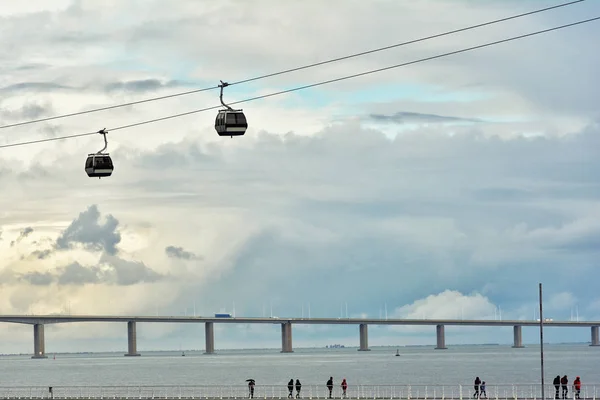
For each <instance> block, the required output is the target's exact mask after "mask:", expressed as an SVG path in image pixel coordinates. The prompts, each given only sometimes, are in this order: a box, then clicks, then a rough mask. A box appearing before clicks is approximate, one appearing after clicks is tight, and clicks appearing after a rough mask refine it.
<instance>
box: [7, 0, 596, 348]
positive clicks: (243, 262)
mask: <svg viewBox="0 0 600 400" xmlns="http://www.w3.org/2000/svg"><path fill="white" fill-rule="evenodd" d="M556 4H559V2H558V1H557V2H550V1H513V0H510V1H499V0H498V1H488V2H473V1H465V0H423V1H419V2H400V1H397V0H373V1H371V2H363V1H359V0H344V1H343V6H342V5H341V1H340V2H322V1H317V0H308V1H307V0H302V1H285V2H277V1H273V0H257V1H253V2H245V1H241V0H240V1H234V0H231V1H220V2H210V1H204V0H201V1H191V0H190V1H187V0H178V1H177V2H170V3H169V7H165V6H164V2H162V1H158V0H144V1H134V0H127V1H122V0H119V1H115V0H113V1H108V0H102V1H95V0H86V1H67V0H52V1H42V0H36V1H33V0H31V1H27V2H14V1H12V0H0V35H1V37H2V41H0V126H4V125H8V124H14V123H18V122H23V121H29V120H33V119H38V118H45V117H51V116H55V115H62V114H68V113H73V112H78V111H85V110H89V109H93V108H98V107H106V106H111V105H115V104H122V103H127V102H131V101H138V100H143V99H147V98H151V97H156V96H164V95H168V94H172V93H179V92H185V91H190V90H196V89H201V88H206V87H214V86H216V85H217V84H218V83H219V80H224V81H228V82H237V81H240V80H244V79H248V78H252V77H256V76H261V75H264V74H270V73H273V72H278V71H283V70H287V69H290V68H295V67H299V66H303V65H307V64H311V63H315V62H320V61H325V60H329V59H332V58H337V57H342V56H345V55H349V54H353V53H357V52H362V51H366V50H370V49H374V48H378V47H383V46H388V45H392V44H396V43H401V42H404V41H407V40H414V39H419V38H421V37H425V36H429V35H433V34H437V33H442V32H446V31H449V30H453V29H458V28H462V27H467V26H470V25H475V24H479V23H483V22H487V21H491V20H494V19H498V18H503V17H507V16H511V15H515V14H518V13H521V12H527V11H532V10H535V9H538V8H542V7H545V6H551V5H556ZM595 16H600V3H597V2H595V1H591V0H590V1H585V2H582V3H579V4H575V5H572V6H569V7H563V8H560V9H555V10H551V11H547V12H544V13H540V14H536V15H532V16H528V17H524V18H520V19H516V20H512V21H508V22H504V23H501V24H496V25H492V26H487V27H483V28H479V29H476V30H471V31H466V32H462V33H458V34H454V35H449V36H445V37H442V38H438V39H433V40H428V41H423V42H420V43H415V44H412V45H407V46H402V47H398V48H395V49H390V50H387V51H383V52H379V53H374V54H370V55H366V56H362V57H357V58H352V59H349V60H345V61H340V62H336V63H330V64H327V65H323V66H320V67H315V68H308V69H304V70H301V71H296V72H292V73H286V74H281V75H278V76H275V77H270V78H265V79H260V80H255V81H252V82H249V83H245V84H239V85H232V86H230V87H228V88H226V89H225V94H224V99H225V101H226V102H234V101H240V100H244V99H248V98H252V97H256V96H260V95H266V94H270V93H274V92H279V91H282V90H287V89H291V88H295V87H299V86H304V85H309V84H312V83H317V82H322V81H327V80H331V79H335V78H339V77H344V76H347V75H352V74H357V73H361V72H364V71H369V70H373V69H378V68H384V67H387V66H391V65H395V64H401V63H406V62H410V61H413V60H418V59H420V58H425V57H431V56H435V55H438V54H442V53H446V52H451V51H455V50H459V49H462V48H466V47H471V46H476V45H479V44H484V43H487V42H492V41H497V40H501V39H504V38H509V37H513V36H517V35H522V34H526V33H529V32H534V31H537V30H542V29H548V28H551V27H554V26H558V25H563V24H567V23H571V22H575V21H579V20H583V19H587V18H591V17H595ZM599 34H600V22H597V21H596V22H591V23H588V24H584V25H579V26H575V27H571V28H567V29H563V30H560V31H555V32H550V33H546V34H544V35H539V36H535V37H529V38H525V39H522V40H518V41H513V42H509V43H503V44H499V45H496V46H492V47H487V48H484V49H478V50H475V51H472V52H467V53H462V54H456V55H453V56H449V57H444V58H438V59H435V60H430V61H427V62H423V63H419V64H413V65H409V66H406V67H401V68H396V69H390V70H387V71H383V72H380V73H376V74H371V75H366V76H362V77H358V78H355V79H349V80H344V81H340V82H336V83H331V84H328V85H323V86H318V87H314V88H310V89H306V90H300V91H295V92H292V93H287V94H283V95H279V96H272V97H268V98H265V99H261V100H256V101H249V102H245V103H241V104H239V105H237V106H236V107H241V108H243V110H244V112H245V114H246V117H247V119H248V123H249V127H248V130H247V132H246V134H245V135H244V136H242V137H234V138H229V137H219V136H218V135H217V133H216V131H215V129H214V119H215V116H216V110H210V111H207V112H199V113H195V114H190V115H187V116H184V117H181V118H174V119H170V120H166V121H162V122H156V123H152V124H146V125H142V126H137V127H132V128H129V129H122V130H114V131H111V129H112V128H117V127H121V126H125V125H129V124H133V123H137V122H142V121H148V120H151V119H154V118H160V117H164V116H170V115H175V114H179V113H185V112H188V111H193V110H198V109H202V108H206V107H213V106H218V105H219V100H218V94H219V93H218V91H217V90H208V91H203V92H200V93H195V94H189V95H185V96H179V97H173V98H169V99H164V100H160V101H154V102H147V103H143V104H138V105H132V106H127V107H122V108H116V109H113V110H109V111H103V112H97V113H89V114H84V115H79V116H74V117H69V118H63V119H55V120H52V121H47V122H41V123H35V124H28V125H23V126H17V127H10V128H5V129H4V128H3V129H0V145H3V144H10V143H17V142H25V141H31V140H40V139H46V138H52V137H58V136H64V135H73V134H79V133H87V132H96V131H98V130H100V129H102V128H107V129H108V132H109V133H108V135H107V138H108V151H109V152H110V155H111V157H112V159H113V162H114V165H115V170H114V173H113V175H112V176H111V177H109V178H103V179H100V180H99V179H93V178H89V177H88V176H87V175H86V174H85V172H84V163H85V158H86V156H87V154H88V153H92V152H96V151H98V150H100V149H101V148H102V146H103V141H102V137H101V136H100V135H89V136H84V137H80V138H75V139H69V140H56V141H51V142H45V143H39V144H31V145H25V146H18V147H8V148H0V187H1V188H2V189H1V190H2V195H1V196H0V277H1V279H0V314H5V315H7V314H11V315H12V314H52V313H62V314H69V313H70V314H88V315H157V314H158V315H205V316H210V315H213V314H214V313H216V312H230V313H234V312H235V315H236V316H257V317H258V316H270V315H275V316H279V317H300V316H308V314H309V309H310V315H311V316H312V317H339V316H349V317H361V316H362V317H367V316H368V317H370V318H379V317H380V316H381V317H385V315H386V312H387V316H388V318H464V319H475V318H482V319H486V318H487V319H495V318H500V314H501V317H502V319H532V318H537V317H538V316H539V315H538V314H537V313H536V307H537V302H538V283H542V284H543V286H544V301H545V302H544V316H545V317H547V318H553V319H554V320H571V319H577V318H578V319H579V320H594V321H598V320H600V295H599V294H598V290H597V288H598V284H599V281H600V279H599V278H598V277H599V276H600V274H598V272H594V271H598V270H599V268H600V264H599V261H598V260H599V257H598V255H599V253H600V246H599V245H600V218H599V217H600V184H599V183H598V179H597V177H598V176H600V161H599V160H600V158H599V157H597V155H598V149H599V148H600V147H599V145H600V113H599V111H598V104H599V103H600V92H599V91H598V90H597V88H598V87H599V83H600V82H599V81H598V73H597V71H598V68H599V67H600V54H599V53H598V52H597V51H595V49H596V48H597V44H596V43H594V42H595V38H597V37H598V35H599ZM137 331H138V349H139V350H141V351H143V350H151V349H177V348H179V347H183V348H195V349H203V348H204V326H202V325H200V324H199V325H194V324H182V325H177V324H138V326H137ZM45 332H46V333H45V337H46V351H47V352H53V351H84V350H85V351H90V350H91V351H108V350H114V351H122V350H125V349H126V348H127V327H126V325H125V324H115V323H113V324H110V323H78V324H60V325H49V326H46V329H45ZM545 337H546V338H547V340H548V341H550V342H566V341H567V342H568V341H580V342H585V341H589V340H590V333H589V328H585V329H583V328H554V329H552V328H549V329H548V332H547V333H546V334H545ZM0 338H1V340H0V353H12V352H31V351H32V348H33V334H32V328H31V326H28V325H13V324H1V325H0ZM538 338H539V336H538V332H537V331H536V329H533V328H526V327H525V328H523V340H524V342H525V343H526V344H527V343H535V342H536V341H537V340H539V339H538ZM333 343H341V344H345V345H347V346H349V345H352V346H357V345H358V327H356V326H341V327H338V326H300V325H298V326H294V331H293V345H294V346H297V347H302V346H304V347H306V346H325V345H327V344H333ZM369 343H370V345H394V346H395V345H412V344H430V345H433V344H435V327H377V326H370V328H369ZM446 343H447V345H449V346H451V345H452V344H462V343H507V344H508V343H512V328H511V327H507V328H502V329H498V328H472V327H462V328H454V327H447V328H446ZM215 346H216V348H242V347H243V348H250V347H280V346H281V333H280V327H279V326H278V325H276V324H275V325H256V326H244V325H240V326H233V325H231V326H229V325H227V326H221V325H218V326H216V327H215Z"/></svg>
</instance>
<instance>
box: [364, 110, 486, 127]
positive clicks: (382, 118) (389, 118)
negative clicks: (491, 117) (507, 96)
mask: <svg viewBox="0 0 600 400" xmlns="http://www.w3.org/2000/svg"><path fill="white" fill-rule="evenodd" d="M369 118H370V119H372V120H374V121H378V122H392V123H396V124H410V123H415V122H422V123H444V122H484V121H482V120H480V119H477V118H460V117H451V116H450V117H449V116H445V115H437V114H423V113H415V112H407V111H398V112H397V113H395V114H393V115H383V114H371V115H369Z"/></svg>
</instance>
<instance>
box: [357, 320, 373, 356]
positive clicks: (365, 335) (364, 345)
mask: <svg viewBox="0 0 600 400" xmlns="http://www.w3.org/2000/svg"><path fill="white" fill-rule="evenodd" d="M358 332H359V334H360V342H359V343H360V346H359V348H358V351H371V349H370V348H369V326H368V325H367V324H360V327H359V328H358Z"/></svg>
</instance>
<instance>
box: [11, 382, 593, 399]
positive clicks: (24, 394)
mask: <svg viewBox="0 0 600 400" xmlns="http://www.w3.org/2000/svg"><path fill="white" fill-rule="evenodd" d="M474 393H475V389H474V386H473V385H460V384H456V385H349V386H348V388H347V390H346V395H345V396H344V394H343V391H342V388H341V387H340V386H339V382H338V383H337V384H336V385H334V387H333V391H332V397H333V398H335V399H343V398H348V399H407V400H410V399H419V400H445V399H459V400H462V399H465V400H467V399H472V398H473V397H474ZM485 394H486V395H487V396H484V395H483V393H482V394H481V396H480V399H486V398H487V399H490V400H519V399H531V400H536V399H540V400H541V386H540V385H539V384H518V385H517V384H515V385H486V393H485ZM555 394H556V393H555V388H554V386H553V385H547V386H546V387H545V396H544V397H545V399H544V400H547V399H554V398H555ZM288 395H289V392H288V389H287V386H286V385H256V386H255V387H254V395H253V398H255V399H257V400H258V399H287V398H288ZM296 395H297V392H296V390H295V388H294V391H293V395H292V396H293V397H294V398H296ZM249 397H250V393H249V388H248V386H247V385H155V386H53V387H52V388H51V389H50V388H49V387H48V386H12V387H11V386H3V387H0V399H245V398H249ZM299 398H301V399H309V400H310V399H327V398H329V390H328V389H327V387H326V386H325V385H324V384H321V385H308V384H307V385H303V386H302V389H301V391H300V396H299ZM559 398H561V399H562V388H561V389H560V390H559ZM566 398H567V399H573V400H574V399H576V391H575V390H574V388H573V386H572V385H571V384H569V385H568V394H567V397H566ZM579 398H581V399H590V400H600V384H587V385H582V387H581V392H580V395H579Z"/></svg>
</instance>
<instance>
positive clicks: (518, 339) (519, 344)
mask: <svg viewBox="0 0 600 400" xmlns="http://www.w3.org/2000/svg"><path fill="white" fill-rule="evenodd" d="M521 328H522V327H521V325H515V326H513V346H512V347H513V349H521V348H523V347H525V346H523V337H522V335H521Z"/></svg>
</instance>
